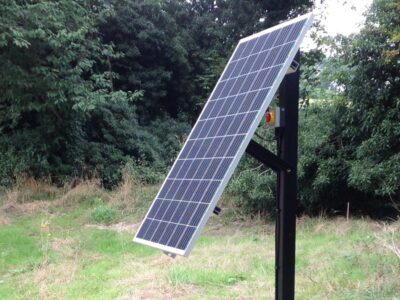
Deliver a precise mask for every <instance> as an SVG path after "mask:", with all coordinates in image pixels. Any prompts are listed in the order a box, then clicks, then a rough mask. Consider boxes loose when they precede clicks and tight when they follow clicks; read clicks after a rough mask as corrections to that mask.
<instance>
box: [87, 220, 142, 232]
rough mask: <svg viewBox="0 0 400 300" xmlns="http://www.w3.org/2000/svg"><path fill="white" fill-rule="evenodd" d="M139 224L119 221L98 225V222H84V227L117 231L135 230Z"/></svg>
mask: <svg viewBox="0 0 400 300" xmlns="http://www.w3.org/2000/svg"><path fill="white" fill-rule="evenodd" d="M139 225H140V224H138V223H137V224H131V223H125V222H120V223H116V224H111V225H100V224H86V225H85V227H89V228H96V229H101V230H114V231H117V232H124V231H127V232H136V231H137V230H138V228H139Z"/></svg>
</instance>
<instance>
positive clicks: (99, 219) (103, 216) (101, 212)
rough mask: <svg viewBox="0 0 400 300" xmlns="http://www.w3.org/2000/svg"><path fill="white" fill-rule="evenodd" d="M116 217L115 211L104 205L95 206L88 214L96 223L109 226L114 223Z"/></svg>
mask: <svg viewBox="0 0 400 300" xmlns="http://www.w3.org/2000/svg"><path fill="white" fill-rule="evenodd" d="M117 217H118V213H117V211H116V210H115V209H113V208H111V207H109V206H106V205H99V206H97V207H96V208H95V209H93V211H92V212H91V214H90V218H91V219H92V221H94V222H96V223H105V224H110V223H113V222H114V221H116V219H117Z"/></svg>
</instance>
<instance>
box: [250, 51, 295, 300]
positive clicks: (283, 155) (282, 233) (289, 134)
mask: <svg viewBox="0 0 400 300" xmlns="http://www.w3.org/2000/svg"><path fill="white" fill-rule="evenodd" d="M295 61H296V62H297V63H299V62H300V51H299V52H298V53H297V54H296V57H295ZM299 72H300V70H299V69H298V68H297V70H296V71H295V72H292V73H290V74H287V75H286V76H285V78H284V79H283V81H282V83H281V86H280V88H279V106H280V107H281V108H282V112H281V113H284V114H285V115H284V116H283V117H284V119H285V120H286V121H285V126H283V127H278V128H276V137H277V155H275V154H273V153H272V152H270V151H268V150H267V149H265V148H263V147H262V146H261V145H259V144H258V143H257V142H255V141H251V142H250V143H249V145H248V147H247V149H246V152H247V153H248V154H250V155H251V156H253V157H254V158H256V159H257V160H259V161H260V162H262V163H264V164H265V165H266V166H268V167H270V168H271V169H273V170H274V171H276V172H277V195H276V206H277V207H276V212H277V215H276V232H275V238H276V240H275V269H276V273H275V298H276V299H277V300H293V299H294V292H295V280H294V279H295V252H296V209H297V147H298V119H299V109H298V107H299V84H300V73H299Z"/></svg>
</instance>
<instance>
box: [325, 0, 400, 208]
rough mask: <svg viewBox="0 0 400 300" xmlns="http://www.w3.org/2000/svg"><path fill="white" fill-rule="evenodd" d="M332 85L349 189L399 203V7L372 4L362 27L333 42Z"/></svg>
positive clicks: (390, 2)
mask: <svg viewBox="0 0 400 300" xmlns="http://www.w3.org/2000/svg"><path fill="white" fill-rule="evenodd" d="M338 42H339V45H338V47H336V51H337V52H336V53H337V54H336V60H335V61H334V67H335V70H336V72H334V73H333V74H334V76H333V78H334V80H335V81H334V82H335V84H336V85H337V86H338V87H340V88H341V89H342V90H343V93H342V94H343V98H344V99H345V100H344V101H345V104H346V108H345V109H343V114H342V115H341V116H340V119H339V122H341V123H342V124H343V132H342V133H341V135H340V138H341V139H342V140H343V143H344V145H346V146H345V147H343V148H342V149H340V152H341V153H343V154H344V153H345V155H346V157H347V161H348V164H349V174H348V177H347V182H348V185H349V187H352V188H354V189H357V190H359V191H361V192H364V193H368V194H370V195H374V196H375V197H377V198H378V199H380V200H381V202H382V203H388V202H391V203H392V204H395V205H399V203H400V96H399V95H400V76H399V66H400V65H399V62H400V46H399V45H400V5H399V3H398V1H395V0H375V1H374V2H373V5H372V7H371V9H370V11H369V13H368V16H367V20H366V23H365V28H364V29H363V30H362V31H361V32H360V33H359V34H356V35H354V36H351V37H349V38H344V37H339V39H338Z"/></svg>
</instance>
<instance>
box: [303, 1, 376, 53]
mask: <svg viewBox="0 0 400 300" xmlns="http://www.w3.org/2000/svg"><path fill="white" fill-rule="evenodd" d="M321 2H322V3H321ZM371 4H372V0H339V1H338V0H325V1H321V0H316V8H315V9H314V13H315V15H316V16H315V19H316V20H321V22H322V25H323V26H324V27H325V30H326V33H327V34H328V35H330V36H335V35H337V34H343V35H346V36H347V35H349V34H351V33H356V32H358V31H360V29H361V28H362V25H363V22H364V20H365V16H364V13H365V12H366V11H367V9H368V8H369V6H370V5H371ZM314 47H315V43H314V42H313V40H312V39H311V37H310V32H309V34H308V35H307V36H306V37H305V39H304V42H303V46H302V48H303V49H304V50H308V49H312V48H314Z"/></svg>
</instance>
